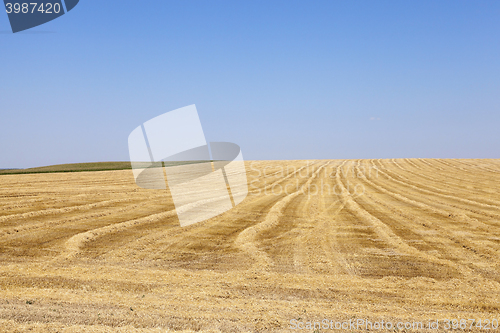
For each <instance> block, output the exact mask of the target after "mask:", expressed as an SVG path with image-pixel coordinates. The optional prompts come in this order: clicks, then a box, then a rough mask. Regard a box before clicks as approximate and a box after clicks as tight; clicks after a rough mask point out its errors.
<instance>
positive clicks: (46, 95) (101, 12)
mask: <svg viewBox="0 0 500 333" xmlns="http://www.w3.org/2000/svg"><path fill="white" fill-rule="evenodd" d="M499 17H500V2H499V1H333V0H328V1H290V0H286V1H274V0H273V1H233V0H230V1H205V0H203V1H201V0H200V1H192V0H183V1H167V0H152V1H102V0H81V1H80V3H79V5H78V6H77V7H75V9H73V10H72V11H71V12H70V13H68V14H66V15H64V16H62V17H61V18H59V19H56V20H54V21H52V22H49V23H47V24H44V25H42V26H39V27H36V28H34V29H31V30H28V31H26V32H21V33H17V34H12V33H11V32H9V31H10V26H9V23H8V18H7V15H6V14H2V13H0V63H1V66H0V116H1V118H0V119H1V123H0V124H1V130H0V139H1V142H2V143H1V145H0V168H14V167H33V166H41V165H50V164H59V163H76V162H93V161H120V160H128V148H127V137H128V135H129V133H130V132H131V131H132V130H133V129H134V128H135V127H136V126H138V125H139V124H141V123H143V122H144V121H147V120H149V119H151V118H153V117H155V116H157V115H160V114H162V113H164V112H167V111H170V110H174V109H177V108H180V107H183V106H186V105H190V104H196V106H197V108H198V112H199V115H200V118H201V121H202V124H203V126H204V130H205V136H206V138H207V140H208V141H229V142H234V143H237V144H239V145H240V146H241V148H242V151H243V155H244V157H245V159H246V160H251V159H330V158H332V159H340V158H398V157H427V158H500V150H499V144H500V130H499V127H500V126H499V125H500V112H499V111H500V93H499V92H500V89H499V88H500V38H499V36H500V20H499V19H498V18H499Z"/></svg>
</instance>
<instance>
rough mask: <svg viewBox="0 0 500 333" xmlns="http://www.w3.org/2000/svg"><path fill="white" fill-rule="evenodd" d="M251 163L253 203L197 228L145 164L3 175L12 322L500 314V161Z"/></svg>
mask: <svg viewBox="0 0 500 333" xmlns="http://www.w3.org/2000/svg"><path fill="white" fill-rule="evenodd" d="M246 166H247V172H248V181H249V191H250V192H249V195H248V197H247V198H246V199H245V200H244V201H243V202H242V203H241V204H240V205H238V206H236V207H235V208H233V209H232V210H230V211H228V212H225V213H223V214H221V215H219V216H217V217H215V218H212V219H210V220H207V221H204V222H202V223H198V224H194V225H191V226H188V227H184V228H181V227H180V226H179V221H178V219H177V216H176V213H175V208H174V205H173V202H172V200H171V197H170V194H169V193H168V191H162V190H145V189H141V188H139V187H137V186H136V184H135V183H134V179H133V176H132V171H131V170H116V171H96V172H74V173H73V172H66V173H47V174H21V175H1V176H0V185H1V186H0V294H1V298H0V331H2V332H25V331H31V332H115V331H116V332H165V331H200V330H201V331H214V332H219V331H222V332H267V331H277V332H279V331H297V330H292V329H291V320H295V321H294V322H296V323H299V322H303V323H306V322H308V321H321V320H323V319H328V320H333V321H337V322H341V321H346V320H347V321H348V320H349V319H351V320H357V319H365V320H370V321H372V322H377V321H378V322H379V321H380V320H382V319H383V320H384V321H385V322H387V321H391V322H392V323H397V322H423V323H424V324H425V325H427V323H428V321H429V320H432V321H436V320H439V325H440V328H444V325H445V323H444V321H443V320H444V319H446V318H448V319H458V320H460V319H465V320H468V319H476V320H479V319H480V320H482V322H483V323H484V320H489V321H490V322H491V320H492V319H496V320H500V252H499V250H500V160H453V159H446V160H439V159H392V160H315V161H253V162H246ZM470 324H471V321H468V322H467V328H466V329H463V330H461V331H462V332H467V331H469V330H470V329H469V325H470ZM476 330H477V331H479V330H478V329H472V330H471V331H476ZM302 331H304V330H302ZM305 331H310V332H313V331H314V330H305ZM321 331H328V330H321ZM337 331H339V330H337ZM349 331H366V329H360V330H355V329H354V330H353V329H351V330H349ZM392 331H394V329H393V330H392ZM399 331H400V332H401V331H408V332H426V331H429V332H442V331H444V330H443V329H440V330H426V329H403V330H399ZM482 331H484V330H482ZM489 331H495V330H489Z"/></svg>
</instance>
